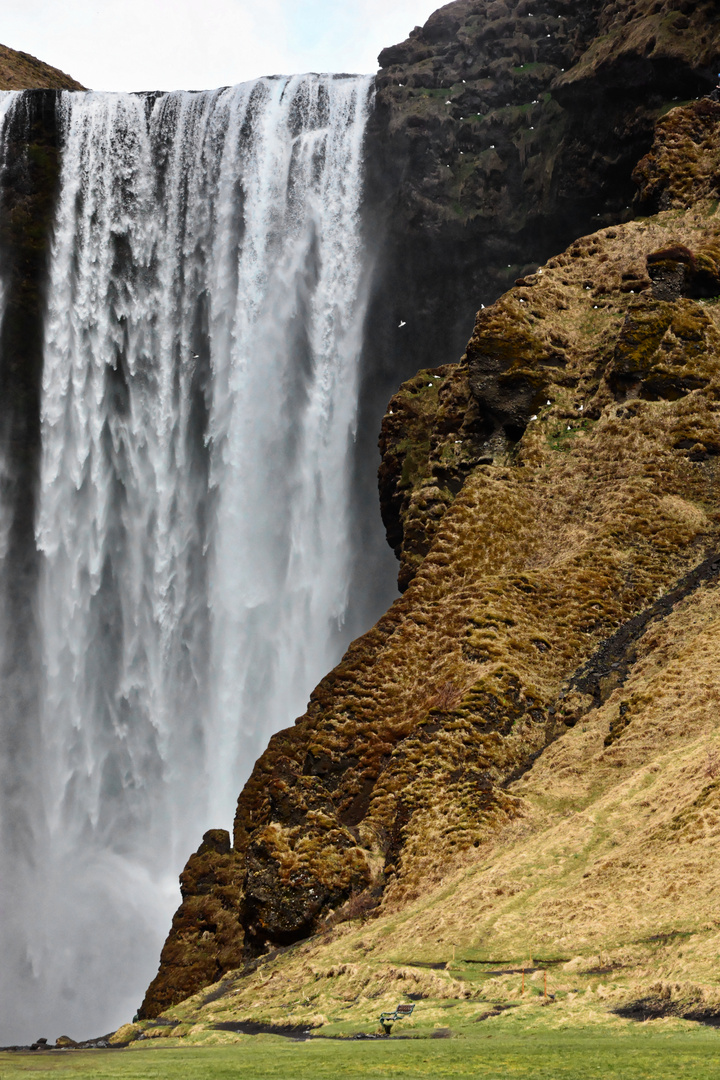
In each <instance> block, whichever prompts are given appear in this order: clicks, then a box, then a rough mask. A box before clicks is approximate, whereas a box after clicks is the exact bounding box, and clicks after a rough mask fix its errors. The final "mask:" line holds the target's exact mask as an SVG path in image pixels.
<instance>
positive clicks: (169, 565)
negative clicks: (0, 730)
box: [0, 75, 372, 1042]
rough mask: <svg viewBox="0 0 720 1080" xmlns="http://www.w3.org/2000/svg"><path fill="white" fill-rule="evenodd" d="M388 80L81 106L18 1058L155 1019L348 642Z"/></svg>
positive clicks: (66, 145)
mask: <svg viewBox="0 0 720 1080" xmlns="http://www.w3.org/2000/svg"><path fill="white" fill-rule="evenodd" d="M371 88H372V79H371V78H369V77H359V76H314V75H313V76H302V77H301V76H294V77H290V78H286V77H282V78H268V79H261V80H258V81H256V82H253V83H247V84H242V85H239V86H236V87H232V88H226V89H222V90H218V91H212V92H207V93H170V94H143V95H130V94H106V93H102V94H100V93H70V92H63V93H62V95H58V106H57V108H58V113H59V115H58V123H59V125H60V129H61V133H62V166H61V176H60V189H59V194H58V200H57V207H56V218H55V225H54V238H53V246H52V252H51V258H50V268H49V283H48V294H47V309H46V315H45V328H44V334H45V336H44V367H43V381H42V400H41V421H42V452H41V454H42V456H41V463H40V480H39V493H38V500H37V507H36V514H35V536H36V544H37V550H38V552H39V558H40V571H39V583H38V586H37V589H38V595H37V597H36V598H35V599H34V600H33V603H35V604H36V610H37V622H38V627H39V630H38V634H39V648H40V651H41V656H42V671H43V681H42V686H41V688H40V705H39V725H40V733H41V736H40V744H39V746H38V747H37V749H36V757H35V768H36V771H37V776H38V777H40V778H41V789H42V797H41V805H39V806H37V807H35V808H34V816H35V817H36V818H37V820H38V821H39V822H40V823H41V824H40V825H39V826H38V828H37V829H36V833H35V839H34V850H33V851H32V852H30V853H26V861H27V864H28V866H30V867H31V879H32V885H33V888H32V890H31V893H32V895H28V898H27V899H28V903H27V905H26V911H27V914H26V916H25V917H24V921H22V920H21V922H22V926H21V927H20V930H21V934H20V937H21V938H22V940H21V941H20V942H19V945H18V944H17V943H16V945H17V947H16V950H15V951H16V953H17V954H18V956H19V957H20V959H19V960H18V962H17V964H16V970H13V971H8V970H7V967H6V966H5V965H3V966H4V970H3V975H2V979H3V981H4V982H5V984H6V985H5V988H4V990H3V1007H4V1013H5V1015H4V1018H3V1021H2V1034H0V1041H3V1042H5V1041H9V1040H12V1041H15V1042H17V1041H22V1040H24V1039H28V1038H35V1037H37V1036H39V1035H46V1036H47V1037H52V1038H54V1037H56V1036H58V1035H60V1034H61V1033H62V1032H63V1031H64V1030H65V1029H67V1033H68V1034H70V1035H72V1036H73V1037H75V1038H78V1037H81V1036H83V1037H86V1036H89V1035H97V1034H99V1033H101V1032H102V1031H107V1030H110V1029H111V1028H112V1027H113V1026H114V1025H117V1024H119V1023H121V1022H123V1021H125V1020H127V1019H129V1018H130V1017H131V1016H132V1013H133V1012H134V1011H135V1009H136V1007H137V1006H138V1004H139V1002H140V1000H141V998H142V994H143V991H144V989H145V986H146V985H147V983H148V982H149V981H150V979H151V978H152V976H153V975H154V974H155V971H156V968H157V962H158V957H159V950H160V946H161V944H162V940H163V937H164V935H165V933H166V932H167V930H168V928H169V923H170V916H171V914H172V910H173V908H174V906H176V904H177V902H178V894H177V885H176V881H177V874H178V872H179V869H180V868H181V866H182V864H183V862H184V860H185V859H186V858H187V856H188V855H189V853H190V852H191V851H192V850H193V849H194V847H195V846H196V845H197V843H198V842H199V840H200V836H201V834H202V832H203V831H204V830H205V829H207V828H208V827H210V826H222V827H226V828H230V827H231V822H232V816H233V811H234V803H235V799H236V798H237V794H238V791H239V790H240V787H241V786H242V783H243V781H244V780H245V779H246V778H247V776H248V774H249V772H250V769H251V768H252V766H253V764H254V761H255V759H256V757H257V756H258V754H259V753H260V752H261V751H262V749H263V748H264V746H265V744H266V743H267V739H268V737H269V735H270V734H271V733H272V732H273V731H276V730H278V729H279V728H281V727H284V726H287V725H288V724H289V723H292V721H293V719H294V718H295V717H296V716H298V715H300V714H301V713H302V712H303V711H304V709H305V706H306V702H307V698H308V695H309V692H310V690H311V689H312V688H313V686H314V685H315V684H316V683H317V681H318V680H319V679H320V678H321V677H322V675H323V674H324V673H325V672H326V671H328V670H329V669H330V668H331V667H332V666H333V665H334V664H335V663H336V662H337V660H338V659H339V656H340V654H341V652H342V650H343V648H344V646H345V645H346V644H347V640H346V638H347V635H346V632H345V631H344V629H343V622H344V617H345V613H346V607H347V591H348V580H349V549H350V536H349V530H350V517H349V510H350V506H349V497H350V493H349V476H350V467H349V463H350V454H351V447H352V441H353V436H354V424H355V418H356V407H357V391H358V366H359V355H360V349H361V343H362V327H363V319H364V314H365V289H366V278H367V274H366V271H365V264H364V259H363V248H362V239H361V228H360V217H359V214H360V199H361V193H362V191H361V189H362V144H363V136H364V128H365V122H366V118H367V113H368V109H369V105H370V102H371V94H372V89H371ZM0 296H1V294H0ZM6 872H7V871H6ZM0 933H1V931H0ZM15 934H16V937H17V934H18V927H17V919H16V920H15ZM8 986H9V987H10V990H8Z"/></svg>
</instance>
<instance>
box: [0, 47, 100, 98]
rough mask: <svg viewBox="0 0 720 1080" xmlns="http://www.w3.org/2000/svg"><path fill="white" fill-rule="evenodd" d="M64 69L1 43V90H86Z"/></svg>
mask: <svg viewBox="0 0 720 1080" xmlns="http://www.w3.org/2000/svg"><path fill="white" fill-rule="evenodd" d="M84 89H85V87H84V86H83V85H82V84H81V83H79V82H77V81H76V80H75V79H72V78H71V77H70V76H69V75H66V74H65V72H64V71H58V69H57V68H54V67H50V65H49V64H44V63H43V62H42V60H37V59H36V58H35V57H34V56H30V54H29V53H25V52H17V51H16V50H15V49H9V48H8V47H7V45H0V90H84Z"/></svg>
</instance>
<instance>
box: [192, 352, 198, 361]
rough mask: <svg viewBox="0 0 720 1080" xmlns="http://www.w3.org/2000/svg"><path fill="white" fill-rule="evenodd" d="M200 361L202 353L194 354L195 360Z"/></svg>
mask: <svg viewBox="0 0 720 1080" xmlns="http://www.w3.org/2000/svg"><path fill="white" fill-rule="evenodd" d="M199 359H200V353H196V352H194V353H193V360H199Z"/></svg>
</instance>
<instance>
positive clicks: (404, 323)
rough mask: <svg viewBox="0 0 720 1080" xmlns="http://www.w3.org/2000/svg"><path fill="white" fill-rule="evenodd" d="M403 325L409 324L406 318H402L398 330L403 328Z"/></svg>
mask: <svg viewBox="0 0 720 1080" xmlns="http://www.w3.org/2000/svg"><path fill="white" fill-rule="evenodd" d="M403 326H407V323H406V322H405V320H404V319H401V320H400V322H399V323H398V330H401V329H402V327H403Z"/></svg>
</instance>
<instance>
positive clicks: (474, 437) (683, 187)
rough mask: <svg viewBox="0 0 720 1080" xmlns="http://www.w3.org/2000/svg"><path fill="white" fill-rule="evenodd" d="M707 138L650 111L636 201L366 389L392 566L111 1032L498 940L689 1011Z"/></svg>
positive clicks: (512, 963) (704, 730)
mask: <svg viewBox="0 0 720 1080" xmlns="http://www.w3.org/2000/svg"><path fill="white" fill-rule="evenodd" d="M691 6H692V5H691ZM718 145H720V105H718V104H716V103H714V102H712V101H709V100H707V99H704V100H699V101H697V102H694V103H691V104H688V105H685V106H681V107H677V108H675V109H673V110H671V111H670V112H669V113H668V114H667V115H666V116H664V117H663V118H662V119H661V120H660V121H659V123H658V125H657V129H656V134H655V140H654V144H653V145H652V148H651V150H650V152H649V153H648V155H647V156H645V157H644V158H643V160H642V161H641V162H640V163H639V165H638V166H637V168H636V170H635V174H634V175H635V182H636V184H637V185H638V190H639V199H640V200H641V201H642V204H643V208H644V212H645V215H646V216H643V217H639V218H637V219H636V220H633V221H628V222H624V223H619V224H604V225H603V227H602V228H601V229H599V230H598V231H596V232H593V233H591V234H589V235H586V236H583V237H581V238H580V239H578V240H576V241H575V242H573V243H572V244H571V246H570V247H569V248H567V250H565V251H563V252H561V253H560V254H557V255H555V256H554V257H553V258H551V259H550V260H549V261H548V262H546V263H545V264H544V265H543V266H541V267H539V268H538V269H537V271H535V272H533V273H529V274H525V275H523V276H522V277H520V278H518V279H517V280H516V282H515V284H514V285H513V287H512V288H511V289H510V290H509V291H507V292H506V293H505V294H504V295H503V296H502V297H501V298H500V299H499V300H498V301H497V302H496V303H494V304H493V305H492V306H489V307H487V308H485V309H483V310H481V311H480V312H479V314H478V316H477V320H476V324H475V329H474V332H473V334H472V337H471V339H470V342H469V344H468V347H467V350H466V352H465V354H464V356H463V357H462V359H461V360H460V362H459V363H457V364H454V365H452V364H451V365H447V364H446V365H443V366H442V367H439V368H435V369H427V370H423V371H421V372H420V373H419V374H418V375H417V376H416V377H414V378H412V379H411V380H409V381H408V382H406V383H405V384H404V385H403V386H402V387H401V388H400V389H399V391H398V392H397V393H396V395H395V396H394V397H393V399H392V401H391V402H390V405H389V408H388V411H387V414H386V416H385V419H384V421H383V428H382V435H381V450H382V466H381V470H380V490H381V506H382V512H383V517H384V521H385V524H386V527H387V533H388V540H389V542H390V544H391V546H392V547H393V548H394V550H395V551H396V553H397V555H398V557H399V560H400V581H401V586H402V588H403V590H404V591H403V594H402V596H401V598H400V599H398V600H397V601H396V602H395V603H394V604H393V606H392V607H391V608H390V610H389V611H388V612H387V614H386V615H385V616H383V618H381V619H380V621H379V622H378V623H377V625H376V626H375V627H374V628H373V629H372V630H371V631H370V632H369V633H368V634H366V635H365V636H364V637H362V638H360V639H358V640H357V641H356V642H354V643H353V645H352V646H351V647H350V649H349V650H348V652H347V654H346V656H345V657H344V658H343V660H342V662H341V663H340V664H339V665H338V667H337V668H336V669H335V670H334V671H332V672H331V673H330V674H329V675H328V676H327V677H326V678H325V679H324V680H323V681H322V682H321V684H320V685H319V686H318V687H317V689H316V690H315V691H314V693H313V695H312V698H311V701H310V704H309V707H308V711H307V712H306V714H305V715H304V716H302V717H301V718H300V719H299V720H298V721H297V722H296V724H295V725H294V727H292V728H289V729H287V730H285V731H282V732H280V733H278V734H277V735H275V736H274V737H273V738H272V739H271V741H270V745H269V747H268V749H267V750H266V752H265V753H264V754H263V755H262V757H261V758H260V759H259V761H258V762H257V764H256V766H255V769H254V771H253V774H252V777H251V778H250V780H249V782H248V783H247V785H246V786H245V788H244V790H243V792H242V793H241V795H240V799H239V802H238V810H237V817H236V820H235V829H234V836H233V839H232V844H231V842H230V838H229V837H228V836H227V834H223V833H222V832H218V831H216V832H213V833H210V834H207V835H206V837H205V839H204V841H203V844H202V845H201V847H200V849H199V851H198V853H197V854H196V855H194V856H193V857H192V858H191V859H190V862H189V863H188V867H187V868H186V870H185V872H184V874H183V877H182V890H183V903H182V906H181V907H180V909H179V911H178V913H177V915H176V916H175V920H174V922H173V927H172V930H171V933H170V936H169V938H168V941H167V943H166V945H165V948H164V950H163V954H162V959H161V964H160V971H159V973H158V976H157V978H156V979H155V980H154V982H153V983H152V985H151V986H150V988H149V990H148V993H147V996H146V998H145V1001H144V1003H143V1006H142V1010H141V1014H140V1015H141V1019H140V1020H139V1021H138V1022H137V1023H136V1024H134V1025H127V1026H126V1027H125V1028H123V1029H121V1030H120V1032H118V1034H117V1036H116V1038H117V1040H119V1041H127V1040H128V1039H134V1038H138V1037H141V1036H142V1037H143V1038H156V1037H158V1038H159V1037H163V1038H166V1037H168V1036H173V1037H183V1038H195V1039H206V1038H207V1039H210V1040H211V1041H212V1040H217V1039H218V1038H220V1032H221V1028H222V1024H225V1029H226V1028H227V1024H228V1022H230V1021H233V1022H235V1021H237V1022H240V1021H258V1022H264V1023H268V1024H271V1025H272V1024H275V1025H281V1024H285V1025H287V1024H304V1025H305V1026H306V1027H307V1028H308V1029H310V1028H322V1027H326V1026H327V1025H330V1024H333V1023H338V1024H339V1023H341V1022H344V1021H346V1020H347V1021H351V1020H353V1021H357V1022H359V1020H360V1019H361V1018H363V1017H365V1022H369V1021H370V1020H371V1019H372V1018H373V1017H375V1016H376V1015H377V1012H378V1011H379V1010H380V1009H381V1008H390V1007H394V1005H395V1004H396V1001H395V998H397V997H399V996H403V995H407V996H409V997H411V998H413V999H415V1000H421V999H422V1001H423V1008H425V1009H426V1011H427V1016H429V1017H431V1018H432V1016H434V1015H435V1013H433V1012H432V1010H435V1012H437V1016H438V1018H439V1019H442V1018H443V1017H445V1016H446V1014H445V1013H443V1011H442V1010H443V1009H445V1008H447V1006H448V1005H449V1004H453V1005H454V1006H455V1007H456V1008H457V1009H458V1010H459V1011H458V1013H457V1015H458V1016H459V1015H460V1013H462V1014H463V1015H464V1011H467V1012H468V1016H469V1015H470V1013H471V1012H473V1015H475V1014H476V1013H477V1011H478V1007H479V1004H481V1003H482V1002H484V1001H487V1002H491V1003H493V1002H494V1004H493V1005H492V1008H496V1007H497V1002H498V1001H500V1002H505V1003H512V1002H513V1001H514V1000H515V999H516V998H517V999H518V1000H519V997H518V995H519V993H520V991H519V985H516V984H518V981H519V972H520V971H521V970H522V969H525V968H527V970H528V978H529V979H530V980H532V979H535V980H536V981H537V979H538V978H539V979H541V978H542V971H543V970H544V971H547V970H548V969H549V970H550V971H551V975H552V984H553V995H554V996H553V1001H555V1000H558V1001H559V1000H560V999H561V998H562V999H563V1000H564V1001H565V1002H566V1005H567V1007H568V1008H570V1005H571V1003H572V1002H573V1001H575V999H576V998H577V995H578V994H579V993H580V991H582V996H581V997H582V1001H583V1002H584V1003H585V1004H586V1005H587V1002H588V1001H590V1002H591V1004H592V1003H594V1004H595V1006H597V1007H598V1008H600V1009H602V1010H605V1011H606V1012H608V1014H609V1013H610V1012H613V1013H618V1014H619V1015H626V1014H627V1015H635V1014H634V1013H633V1012H632V1010H633V1009H636V1011H637V1009H641V1011H642V1008H645V1005H643V1003H646V1004H647V1003H648V1002H651V1003H652V1009H650V1006H647V1008H646V1010H645V1011H646V1012H647V1011H648V1009H650V1011H651V1012H653V1010H655V1011H654V1012H653V1015H655V1013H657V1008H660V1006H659V1005H658V1004H657V1003H658V1002H660V1005H661V1006H662V1009H664V1012H663V1013H662V1015H668V1016H670V1015H673V1016H686V1017H689V1018H693V1017H700V1016H701V1014H702V1016H710V1015H713V1016H715V1015H716V1013H717V1008H718V1001H717V993H716V991H715V989H714V987H715V985H716V983H715V973H714V970H713V961H712V957H713V956H714V955H715V953H716V950H717V948H718V946H720V923H718V920H717V912H716V896H717V892H718V888H719V887H720V869H719V868H718V863H717V859H716V858H715V848H716V846H717V836H718V832H719V830H720V739H719V738H718V734H717V724H716V713H717V707H718V702H720V677H719V676H718V671H719V670H720V664H719V662H718V661H719V660H720V646H719V645H718V642H719V641H720V634H719V630H720V627H719V625H718V603H717V601H718V583H719V582H720V498H719V497H718V492H719V491H720V485H719V481H720V473H719V470H720V216H719V215H718V199H719V198H720V184H719V181H718V170H717V156H718ZM538 956H541V957H543V958H544V959H543V960H535V961H533V957H538ZM499 957H503V960H502V961H500V960H499V959H498V958H499ZM473 965H475V966H473ZM478 972H484V977H483V979H479V976H478ZM537 972H539V973H540V974H537ZM473 973H474V974H473ZM533 973H536V974H533ZM524 979H525V976H524V975H523V987H524ZM210 984H212V985H210ZM391 999H392V1001H391ZM546 1000H548V999H546ZM579 1001H580V998H578V1002H579ZM573 1007H574V1006H573ZM622 1010H625V1012H624V1013H623V1011H622ZM628 1010H630V1011H629V1012H628ZM661 1011H662V1010H661ZM486 1015H491V1014H485V1013H483V1014H482V1016H478V1017H477V1018H478V1019H484V1018H485V1016H486ZM657 1015H660V1013H657ZM158 1017H160V1020H158V1019H157V1018H158ZM225 1029H222V1030H225Z"/></svg>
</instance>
